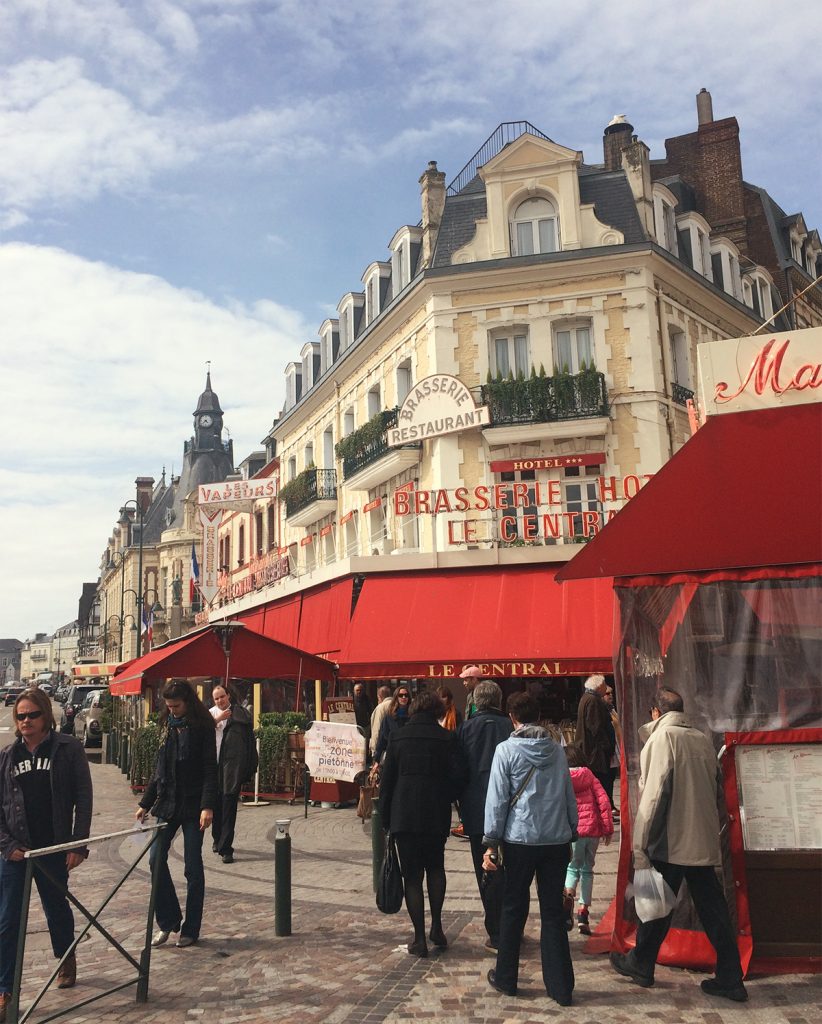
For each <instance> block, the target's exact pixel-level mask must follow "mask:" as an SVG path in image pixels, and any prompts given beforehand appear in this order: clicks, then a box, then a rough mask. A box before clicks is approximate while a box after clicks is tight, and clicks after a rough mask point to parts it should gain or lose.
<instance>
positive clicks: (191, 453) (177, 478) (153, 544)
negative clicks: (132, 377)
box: [97, 372, 234, 663]
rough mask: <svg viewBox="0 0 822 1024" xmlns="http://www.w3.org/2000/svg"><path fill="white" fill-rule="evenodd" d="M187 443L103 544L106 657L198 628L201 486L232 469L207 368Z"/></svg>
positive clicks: (127, 655) (100, 594)
mask: <svg viewBox="0 0 822 1024" xmlns="http://www.w3.org/2000/svg"><path fill="white" fill-rule="evenodd" d="M193 416H194V434H193V436H192V437H191V438H190V439H189V440H188V441H185V442H184V443H183V464H182V469H181V470H180V473H179V475H174V476H172V477H171V479H170V480H167V478H166V473H165V470H163V473H162V475H161V478H160V480H159V482H155V480H154V478H153V477H143V476H140V477H137V479H136V481H135V486H136V494H135V497H134V498H132V499H129V500H128V501H127V502H125V503H124V506H123V507H122V508H121V509H120V516H119V519H118V520H117V523H116V525H115V526H114V529H113V531H112V534H111V536H110V537H109V540H108V543H107V544H106V548H105V551H104V552H103V555H102V559H101V563H100V578H99V583H98V585H97V606H98V616H99V635H98V637H97V655H98V659H99V661H101V662H103V663H114V662H122V661H127V660H129V659H131V658H135V657H137V655H138V654H140V653H143V652H145V651H147V650H148V649H150V647H151V646H157V644H160V643H163V642H164V641H166V640H169V639H173V638H174V637H177V636H181V635H182V634H183V633H186V632H188V631H189V630H190V629H192V628H194V624H195V623H194V620H195V615H196V613H197V612H198V611H199V610H200V598H199V594H198V593H197V592H196V591H195V589H194V587H193V586H192V583H191V567H192V562H191V552H192V546H193V545H194V544H195V543H199V539H200V529H199V522H198V510H197V489H198V487H199V486H200V485H201V484H209V483H213V482H214V481H217V480H225V479H226V478H227V477H229V476H232V475H233V474H234V450H233V444H232V442H231V441H230V440H227V441H226V440H223V436H222V434H223V410H222V409H221V408H220V400H219V398H218V397H217V395H216V394H215V393H214V391H213V390H212V387H211V374H210V372H209V373H207V374H206V384H205V390H204V391H203V392H202V394H201V395H200V397H199V399H198V400H197V407H196V409H195V410H194V413H193Z"/></svg>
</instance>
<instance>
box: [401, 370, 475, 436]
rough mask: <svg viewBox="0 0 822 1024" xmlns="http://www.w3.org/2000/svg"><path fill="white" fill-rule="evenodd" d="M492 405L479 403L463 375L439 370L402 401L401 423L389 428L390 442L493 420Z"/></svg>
mask: <svg viewBox="0 0 822 1024" xmlns="http://www.w3.org/2000/svg"><path fill="white" fill-rule="evenodd" d="M490 421H491V417H490V414H489V412H488V406H487V405H483V406H477V405H476V403H475V402H474V399H473V397H472V395H471V392H470V391H469V390H468V388H467V387H466V386H465V385H464V384H463V383H462V381H461V380H460V379H459V377H453V376H451V374H448V373H435V374H432V375H431V376H430V377H423V379H422V380H421V381H420V382H419V383H418V384H416V385H415V386H414V387H413V388H412V389H411V390H410V391H409V393H408V394H407V395H406V398H405V401H404V402H403V403H402V408H401V409H400V412H399V416H398V417H397V426H396V427H391V428H389V430H388V444H389V445H391V446H396V445H400V444H410V443H411V442H413V441H424V440H426V439H427V438H430V437H441V436H442V435H443V434H455V433H457V432H458V431H460V430H468V429H470V428H471V427H480V426H483V425H484V424H486V423H490Z"/></svg>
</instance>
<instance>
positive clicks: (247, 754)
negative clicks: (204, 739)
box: [211, 685, 257, 864]
mask: <svg viewBox="0 0 822 1024" xmlns="http://www.w3.org/2000/svg"><path fill="white" fill-rule="evenodd" d="M211 697H212V699H213V701H214V707H213V708H211V716H212V718H213V719H214V723H215V725H216V727H217V800H216V802H215V804H214V820H213V821H212V823H211V838H212V840H213V841H214V842H213V845H212V849H213V850H214V852H215V853H218V854H219V855H220V856H221V857H222V859H223V864H233V863H234V828H235V825H236V824H237V803H238V802H239V799H240V790H241V789H242V786H243V783H244V782H247V781H248V780H249V779H250V778H251V776H252V775H253V774H254V772H256V770H257V747H256V745H255V743H254V727H253V724H252V721H251V715H250V714H249V713H248V712H247V711H246V709H245V708H244V707H243V706H242V704H240V702H239V701H238V700H237V695H236V693H234V691H233V690H232V689H230V688H229V687H226V686H222V685H221V686H215V687H214V689H213V690H212V691H211Z"/></svg>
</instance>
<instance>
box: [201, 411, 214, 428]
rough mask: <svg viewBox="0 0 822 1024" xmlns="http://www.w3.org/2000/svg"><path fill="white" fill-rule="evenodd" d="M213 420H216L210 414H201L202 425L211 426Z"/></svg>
mask: <svg viewBox="0 0 822 1024" xmlns="http://www.w3.org/2000/svg"><path fill="white" fill-rule="evenodd" d="M213 422H214V421H213V420H212V418H211V417H210V416H209V415H208V414H206V415H205V416H201V417H200V426H201V427H210V426H211V424H212V423H213Z"/></svg>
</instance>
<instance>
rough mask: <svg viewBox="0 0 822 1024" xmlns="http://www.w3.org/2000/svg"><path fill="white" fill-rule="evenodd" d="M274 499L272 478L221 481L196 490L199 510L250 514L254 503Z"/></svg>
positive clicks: (275, 483) (274, 484)
mask: <svg viewBox="0 0 822 1024" xmlns="http://www.w3.org/2000/svg"><path fill="white" fill-rule="evenodd" d="M276 497H277V481H276V480H275V479H274V477H269V478H267V479H264V480H223V481H222V482H221V483H218V484H200V486H199V487H198V488H197V503H198V504H199V506H200V507H201V508H211V509H215V508H227V509H233V510H234V511H237V512H250V511H251V509H252V507H253V505H254V502H255V501H259V500H260V499H261V498H276Z"/></svg>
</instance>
